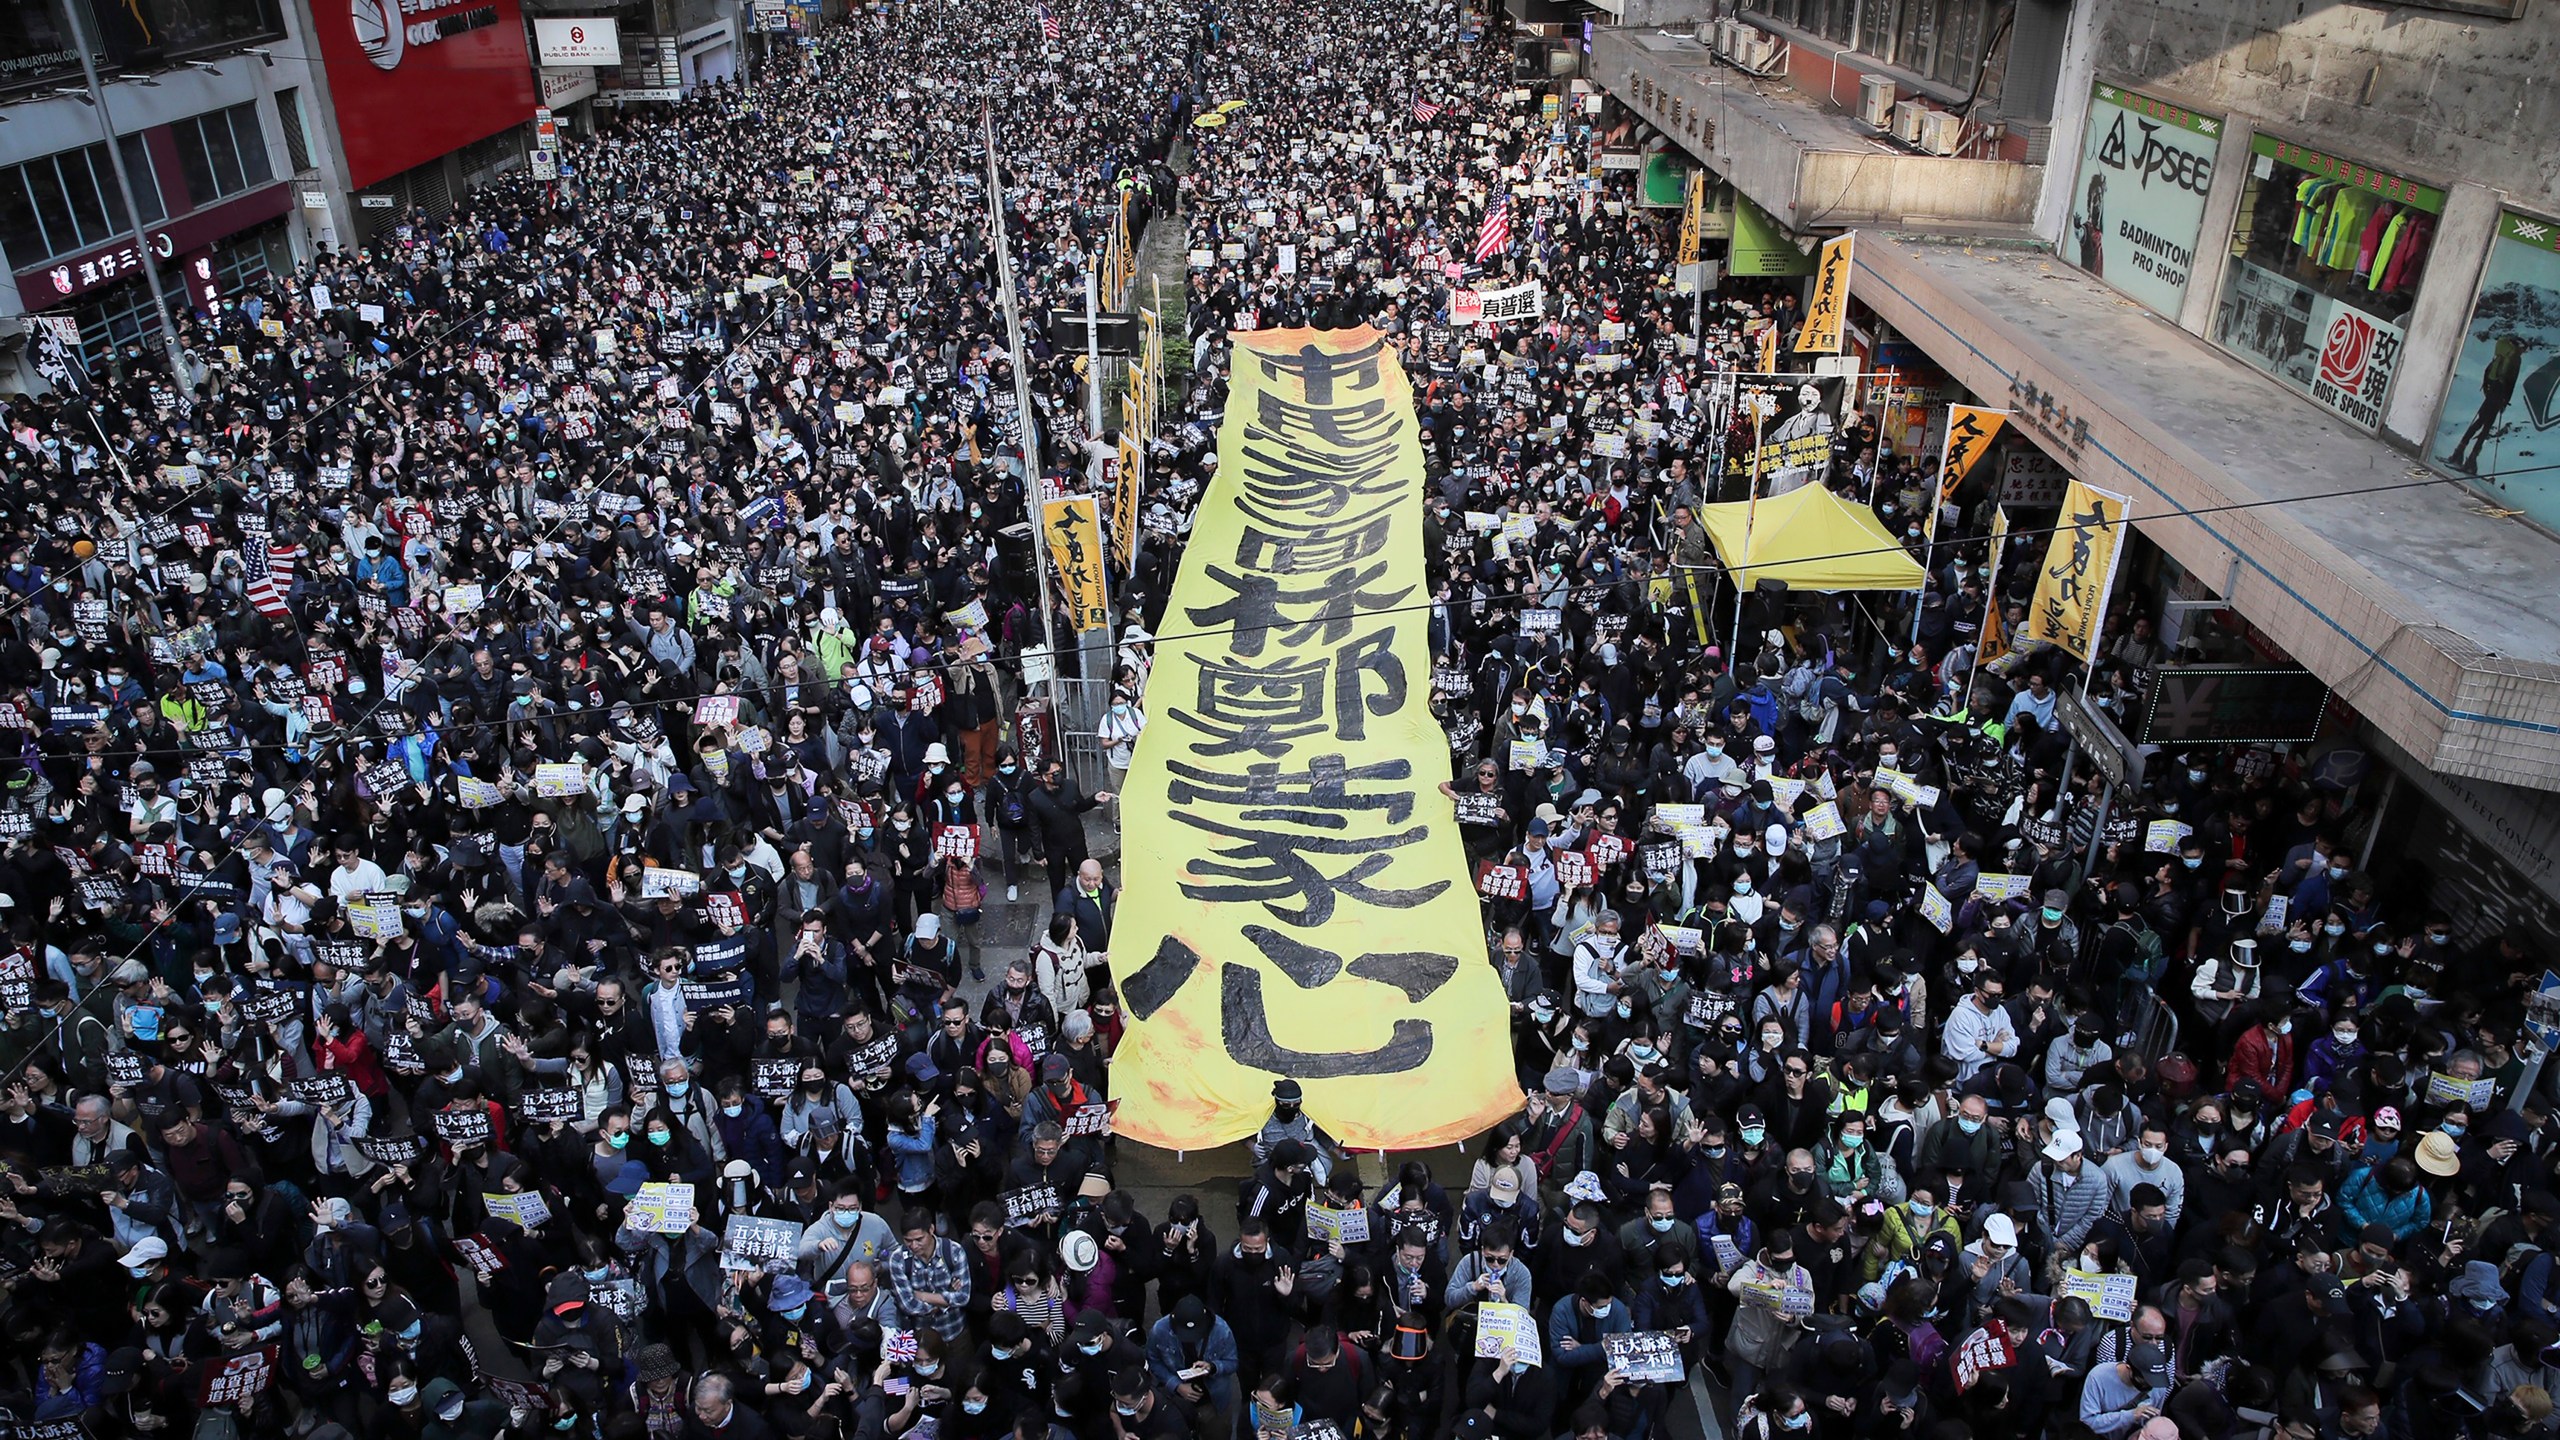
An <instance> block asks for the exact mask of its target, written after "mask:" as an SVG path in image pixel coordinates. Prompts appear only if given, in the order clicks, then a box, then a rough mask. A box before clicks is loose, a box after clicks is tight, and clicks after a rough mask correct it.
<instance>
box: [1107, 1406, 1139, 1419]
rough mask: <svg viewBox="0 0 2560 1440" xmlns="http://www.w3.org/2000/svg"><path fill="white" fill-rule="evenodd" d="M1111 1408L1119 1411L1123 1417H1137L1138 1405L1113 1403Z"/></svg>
mask: <svg viewBox="0 0 2560 1440" xmlns="http://www.w3.org/2000/svg"><path fill="white" fill-rule="evenodd" d="M1111 1408H1112V1409H1114V1410H1117V1411H1119V1412H1120V1415H1121V1417H1122V1418H1123V1419H1127V1420H1135V1419H1137V1418H1138V1407H1137V1406H1135V1405H1114V1406H1112V1407H1111Z"/></svg>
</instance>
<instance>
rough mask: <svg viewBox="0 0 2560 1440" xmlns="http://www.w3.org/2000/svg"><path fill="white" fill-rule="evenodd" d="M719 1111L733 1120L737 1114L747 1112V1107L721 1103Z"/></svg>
mask: <svg viewBox="0 0 2560 1440" xmlns="http://www.w3.org/2000/svg"><path fill="white" fill-rule="evenodd" d="M720 1113H721V1114H723V1115H726V1116H728V1117H729V1118H730V1119H732V1120H735V1119H737V1118H738V1117H739V1116H741V1115H744V1114H746V1113H747V1107H746V1106H744V1105H723V1106H721V1107H720Z"/></svg>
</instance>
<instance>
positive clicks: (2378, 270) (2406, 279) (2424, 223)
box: [2372, 210, 2436, 291]
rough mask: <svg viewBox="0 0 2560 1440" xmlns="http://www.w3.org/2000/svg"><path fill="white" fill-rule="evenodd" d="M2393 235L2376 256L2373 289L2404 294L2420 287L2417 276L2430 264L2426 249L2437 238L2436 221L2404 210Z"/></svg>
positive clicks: (2394, 226) (2386, 237)
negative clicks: (2412, 288) (2410, 289)
mask: <svg viewBox="0 0 2560 1440" xmlns="http://www.w3.org/2000/svg"><path fill="white" fill-rule="evenodd" d="M2391 232H2392V233H2390V234H2387V235H2385V236H2383V237H2382V250H2381V252H2380V253H2379V254H2377V255H2375V256H2374V260H2373V281H2372V288H2374V289H2376V290H2387V291H2405V290H2408V289H2409V288H2411V287H2412V286H2414V285H2416V284H2417V283H2418V272H2419V271H2420V270H2421V269H2423V268H2424V267H2425V265H2426V263H2427V246H2428V244H2429V243H2430V242H2432V241H2433V240H2434V239H2435V235H2436V222H2435V217H2434V216H2432V215H2422V214H2420V213H2418V212H2417V211H2415V210H2404V211H2402V212H2401V214H2400V218H2399V220H2397V221H2395V222H2393V224H2392V227H2391Z"/></svg>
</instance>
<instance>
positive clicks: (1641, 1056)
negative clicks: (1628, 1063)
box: [1627, 1045, 1662, 1065]
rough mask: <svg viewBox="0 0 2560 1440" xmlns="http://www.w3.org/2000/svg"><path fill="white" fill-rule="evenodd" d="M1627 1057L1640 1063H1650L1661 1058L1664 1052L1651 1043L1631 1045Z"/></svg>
mask: <svg viewBox="0 0 2560 1440" xmlns="http://www.w3.org/2000/svg"><path fill="white" fill-rule="evenodd" d="M1627 1058H1628V1059H1630V1060H1633V1061H1634V1062H1636V1063H1637V1064H1639V1065H1650V1064H1652V1063H1653V1062H1654V1061H1656V1060H1659V1059H1661V1058H1662V1054H1661V1052H1660V1051H1658V1050H1656V1049H1654V1048H1653V1047H1652V1046H1650V1045H1630V1046H1628V1047H1627Z"/></svg>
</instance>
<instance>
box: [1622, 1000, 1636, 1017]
mask: <svg viewBox="0 0 2560 1440" xmlns="http://www.w3.org/2000/svg"><path fill="white" fill-rule="evenodd" d="M1635 1013H1636V1007H1634V1006H1633V1005H1629V1004H1626V1003H1624V1002H1620V1004H1619V1006H1618V1018H1619V1019H1621V1020H1628V1019H1632V1018H1634V1016H1635Z"/></svg>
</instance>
